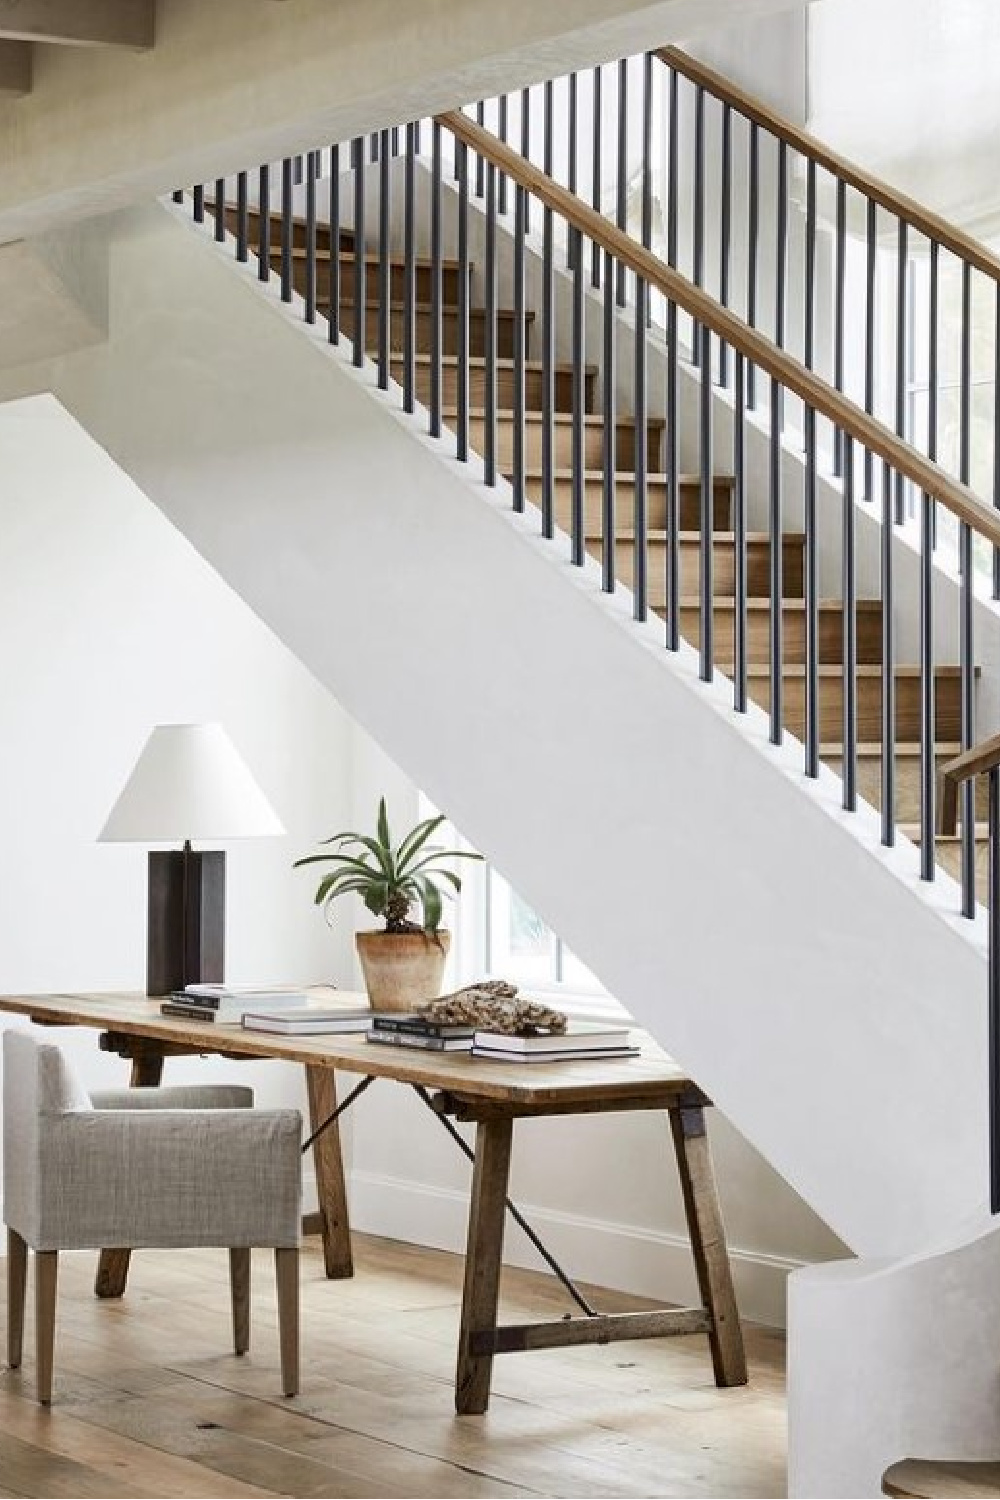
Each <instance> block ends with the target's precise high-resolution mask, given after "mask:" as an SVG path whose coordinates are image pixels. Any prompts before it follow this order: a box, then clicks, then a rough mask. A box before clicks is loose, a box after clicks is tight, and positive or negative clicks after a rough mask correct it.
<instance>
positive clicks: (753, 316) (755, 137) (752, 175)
mask: <svg viewBox="0 0 1000 1500" xmlns="http://www.w3.org/2000/svg"><path fill="white" fill-rule="evenodd" d="M747 176H748V185H747V322H748V323H749V325H750V327H751V328H756V327H757V254H758V246H759V242H760V203H759V194H760V127H759V125H758V124H757V122H756V120H751V121H750V149H749V162H748V166H747ZM756 405H757V367H756V365H754V364H753V363H752V362H751V364H750V367H749V369H748V371H747V406H748V407H749V408H750V410H751V411H752V410H753V408H754V407H755V406H756Z"/></svg>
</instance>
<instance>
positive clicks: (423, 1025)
mask: <svg viewBox="0 0 1000 1500" xmlns="http://www.w3.org/2000/svg"><path fill="white" fill-rule="evenodd" d="M372 1028H373V1029H374V1030H375V1031H391V1032H398V1033H400V1034H402V1035H406V1036H438V1035H439V1034H440V1033H439V1032H438V1029H437V1027H436V1026H431V1025H428V1024H427V1022H425V1021H404V1020H402V1019H399V1020H397V1019H396V1017H395V1016H373V1017H372Z"/></svg>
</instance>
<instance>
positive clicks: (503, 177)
mask: <svg viewBox="0 0 1000 1500" xmlns="http://www.w3.org/2000/svg"><path fill="white" fill-rule="evenodd" d="M508 128H509V127H508V95H507V94H501V95H500V98H499V100H498V102H497V135H498V136H499V137H500V139H501V141H502V142H503V143H504V145H505V146H506V144H507V131H508ZM497 194H498V196H497V207H498V209H499V212H500V214H501V215H502V216H506V213H507V173H506V172H501V173H500V177H499V179H498V181H497Z"/></svg>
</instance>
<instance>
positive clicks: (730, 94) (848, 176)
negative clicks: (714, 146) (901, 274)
mask: <svg viewBox="0 0 1000 1500" xmlns="http://www.w3.org/2000/svg"><path fill="white" fill-rule="evenodd" d="M655 55H656V56H657V57H658V58H659V59H660V61H661V62H664V63H666V65H667V67H668V68H676V69H677V71H678V73H683V75H684V77H685V78H687V79H688V80H689V81H690V82H691V83H694V84H698V85H700V86H701V87H702V88H704V89H705V90H706V92H707V93H709V94H712V95H714V96H715V98H716V99H719V100H721V102H722V103H723V104H729V105H731V106H732V108H733V109H735V110H737V111H738V112H739V113H740V114H741V115H744V116H745V117H746V118H747V119H748V120H752V121H753V122H754V123H755V124H757V125H760V126H761V127H762V129H764V130H766V131H768V132H769V133H770V134H771V135H774V136H777V138H778V140H780V141H784V142H785V143H786V145H788V146H791V147H792V149H793V150H795V151H798V152H800V153H801V155H802V156H805V157H808V158H809V159H810V160H812V161H814V162H815V163H816V165H817V166H819V167H825V168H826V170H827V171H828V172H832V173H833V175H834V177H839V178H840V179H841V181H843V182H846V183H847V184H848V186H849V187H853V188H857V190H858V192H860V193H863V194H864V195H865V197H866V198H870V199H871V200H872V201H873V202H874V203H877V204H878V205H879V207H880V208H885V209H888V211H889V212H890V213H892V214H895V215H896V216H897V217H898V218H900V219H905V220H906V222H907V224H909V225H911V226H912V227H913V228H914V229H916V230H918V231H919V233H920V234H923V235H926V236H927V238H928V239H929V240H934V241H935V242H936V243H937V244H938V245H941V246H943V247H944V248H945V249H946V250H950V251H952V252H953V254H955V255H957V256H958V257H959V259H960V260H964V261H967V262H968V263H969V265H970V266H975V268H976V270H977V271H982V272H983V273H984V274H985V275H987V276H990V277H992V278H993V280H994V281H996V282H1000V256H996V255H994V254H993V252H992V251H991V250H988V249H987V247H986V246H985V245H984V244H982V243H981V242H980V241H979V240H977V239H974V238H973V236H972V235H971V234H966V233H965V232H964V230H961V229H957V228H956V227H955V225H954V224H949V223H948V220H947V219H942V218H941V217H940V215H939V214H936V213H933V212H932V211H931V210H930V209H927V208H924V207H922V205H921V204H919V203H917V202H916V201H915V199H913V198H909V197H907V195H906V194H905V193H900V192H898V191H897V190H896V188H894V187H890V186H889V184H888V183H887V182H883V180H882V179H881V178H880V177H875V176H874V175H873V174H872V173H871V172H866V171H865V169H864V168H863V167H859V166H857V165H856V163H855V162H852V161H849V160H848V159H847V158H846V157H844V156H840V155H838V153H837V152H836V151H831V150H830V148H829V147H828V146H824V144H823V142H822V141H820V140H817V139H816V137H815V136H814V135H810V134H809V132H808V131H807V130H802V129H801V128H800V127H799V126H798V125H794V124H792V122H791V121H790V120H786V119H785V118H784V117H783V116H782V115H779V114H778V113H777V112H776V111H775V110H773V109H771V108H770V107H769V106H768V105H766V104H762V103H761V102H760V100H758V99H755V98H754V97H753V96H752V95H751V94H747V93H744V91H743V90H742V89H740V88H737V87H736V85H735V84H733V83H730V81H729V79H728V78H724V77H723V76H722V74H721V73H716V72H715V70H714V69H712V68H709V67H706V66H705V64H704V63H702V62H698V61H697V59H696V58H693V57H691V56H689V54H688V53H687V52H682V51H681V49H680V48H679V47H660V48H659V49H658V50H657V52H656V54H655Z"/></svg>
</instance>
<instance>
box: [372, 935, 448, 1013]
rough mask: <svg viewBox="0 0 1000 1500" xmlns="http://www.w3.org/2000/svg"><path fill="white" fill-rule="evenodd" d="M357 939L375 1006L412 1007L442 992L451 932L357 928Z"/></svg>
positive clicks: (397, 1008) (401, 1009)
mask: <svg viewBox="0 0 1000 1500" xmlns="http://www.w3.org/2000/svg"><path fill="white" fill-rule="evenodd" d="M354 941H355V943H356V944H357V949H358V957H359V958H360V960H361V968H362V972H363V973H364V976H365V988H366V989H367V991H368V998H369V1000H370V1001H371V1006H372V1010H395V1011H405V1010H413V1009H414V1008H415V1007H416V1006H417V1005H418V1004H419V1003H420V1001H422V1000H435V999H436V998H437V996H438V995H440V993H441V980H442V977H443V975H444V965H445V959H446V958H447V957H448V949H449V948H450V947H451V933H450V932H445V931H443V930H442V931H440V932H438V933H437V934H436V935H435V936H434V937H427V936H426V935H425V934H424V933H422V932H358V933H355V935H354Z"/></svg>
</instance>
